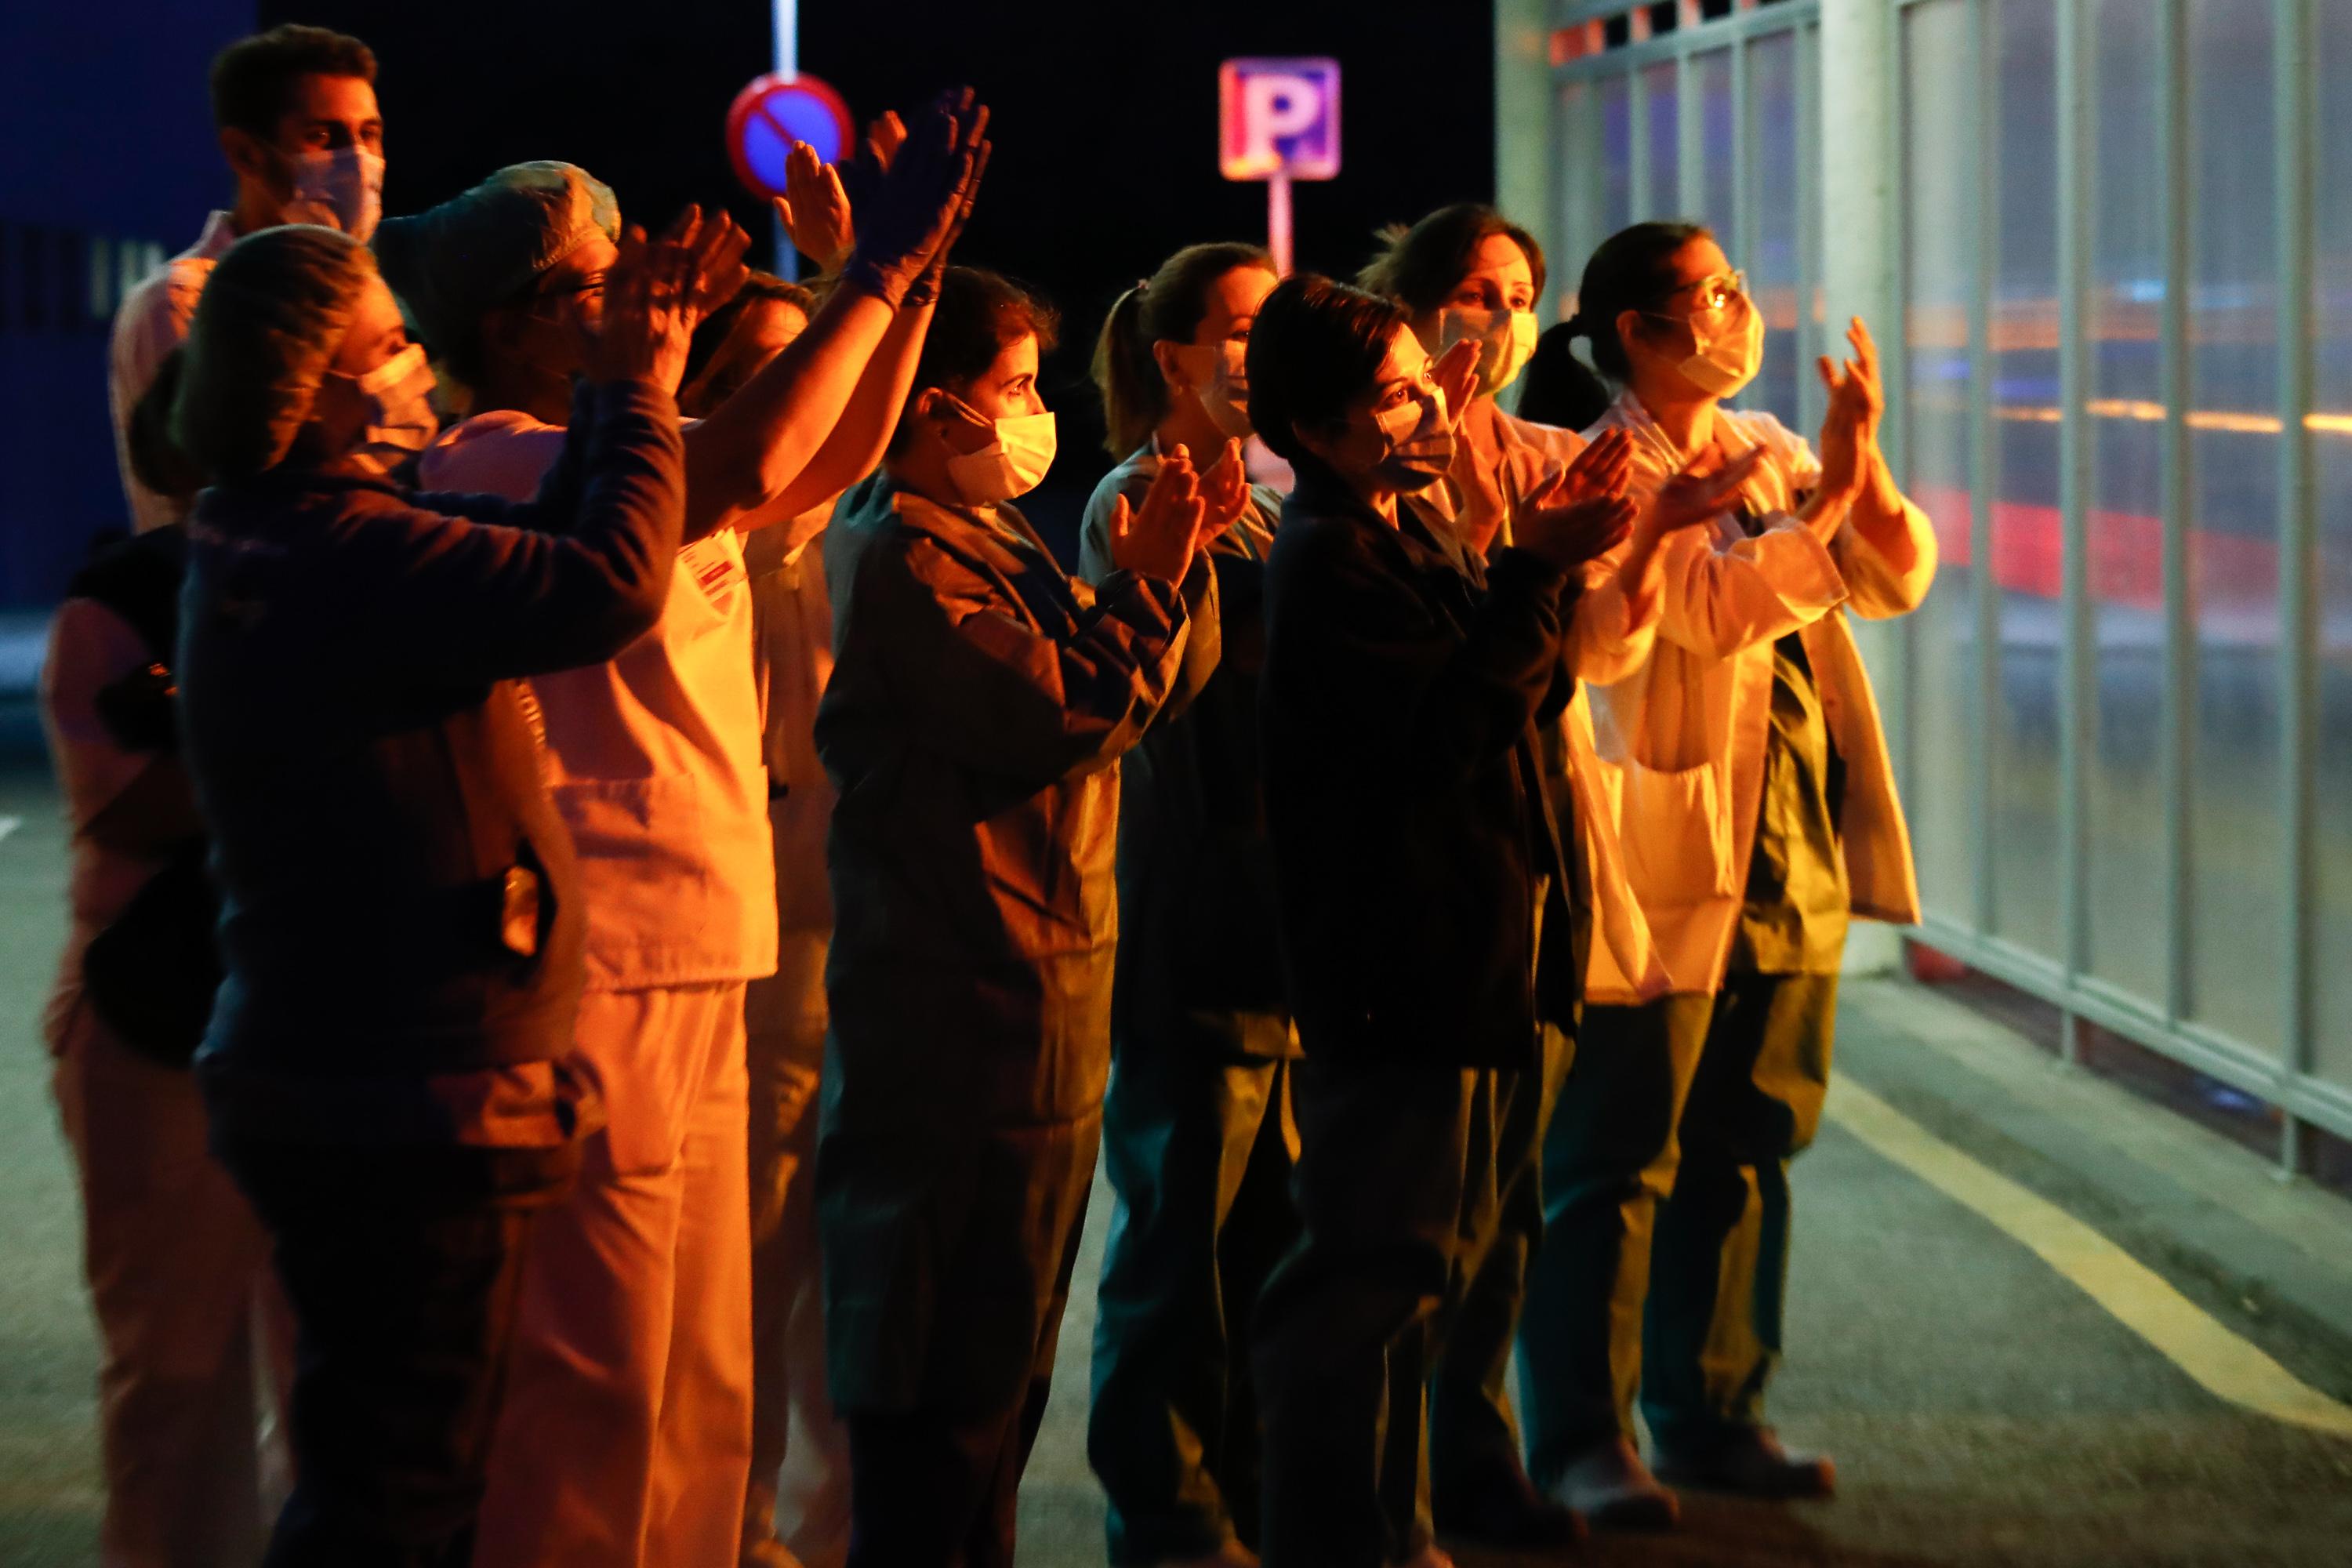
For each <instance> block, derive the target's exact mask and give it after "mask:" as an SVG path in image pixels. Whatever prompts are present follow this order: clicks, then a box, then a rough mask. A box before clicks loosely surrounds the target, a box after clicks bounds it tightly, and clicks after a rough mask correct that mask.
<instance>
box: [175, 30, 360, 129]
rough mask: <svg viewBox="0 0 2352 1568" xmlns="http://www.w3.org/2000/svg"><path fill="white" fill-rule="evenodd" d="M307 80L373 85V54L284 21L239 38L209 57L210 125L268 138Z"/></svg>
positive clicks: (337, 36) (346, 39)
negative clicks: (330, 78) (350, 78)
mask: <svg viewBox="0 0 2352 1568" xmlns="http://www.w3.org/2000/svg"><path fill="white" fill-rule="evenodd" d="M306 76H355V77H357V78H359V79H361V80H362V81H364V82H368V83H371V84H373V82H374V80H375V51H374V50H373V49H371V48H369V47H367V46H366V45H365V44H363V43H362V42H360V41H359V40H358V39H357V38H354V37H351V36H350V35H349V34H346V33H337V32H332V31H331V30H329V29H328V28H325V27H305V26H299V25H297V24H295V23H292V22H289V23H286V24H285V25H283V26H276V27H272V28H270V29H269V31H268V32H266V33H256V34H254V35H253V36H252V37H247V38H239V39H238V40H237V41H236V42H235V43H233V44H231V45H230V46H229V47H226V48H225V49H223V50H222V51H221V52H220V53H219V54H217V55H215V56H214V57H213V77H212V84H213V123H214V125H215V126H217V127H218V128H220V129H221V130H224V131H226V130H229V129H231V128H234V129H236V130H238V131H246V132H251V133H252V134H254V135H256V136H259V137H263V138H267V137H268V136H270V135H271V134H272V133H274V132H276V131H277V129H278V120H279V119H280V118H281V117H283V116H284V114H285V113H286V110H287V107H288V104H289V100H291V99H292V97H293V93H294V83H295V81H296V79H298V78H300V77H306Z"/></svg>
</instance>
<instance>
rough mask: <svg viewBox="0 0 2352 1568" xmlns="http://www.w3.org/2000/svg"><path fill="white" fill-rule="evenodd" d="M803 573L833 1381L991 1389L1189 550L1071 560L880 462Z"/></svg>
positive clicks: (1182, 614)
mask: <svg viewBox="0 0 2352 1568" xmlns="http://www.w3.org/2000/svg"><path fill="white" fill-rule="evenodd" d="M825 575H826V581H827V582H828V584H830V585H831V587H832V590H833V605H834V625H835V647H836V650H837V653H838V658H837V659H836V662H835V665H834V670H833V677H832V679H831V680H830V681H828V682H827V683H826V686H825V691H824V701H823V702H822V703H821V704H820V705H819V707H818V709H817V721H816V743H817V752H818V755H819V756H821V757H822V758H823V759H824V767H825V772H826V773H828V774H829V775H830V776H831V777H832V779H833V781H834V784H835V786H836V787H837V788H838V789H839V790H840V792H841V795H840V801H839V803H838V804H837V805H835V807H834V813H833V826H832V835H831V837H830V839H829V841H828V843H827V855H826V858H827V863H828V865H829V867H830V869H831V872H832V879H833V904H834V936H833V946H832V950H831V952H830V953H829V955H828V958H827V962H826V967H825V991H826V994H827V997H828V1000H829V1002H830V1005H831V1008H832V1023H831V1029H830V1032H829V1035H828V1037H827V1041H826V1051H825V1068H824V1112H823V1129H822V1131H821V1133H820V1142H819V1145H818V1153H817V1188H816V1201H817V1216H818V1224H819V1226H820V1228H821V1230H822V1233H823V1237H824V1288H825V1339H826V1345H827V1363H828V1365H829V1367H830V1369H831V1377H832V1387H833V1395H834V1399H835V1403H836V1404H839V1405H844V1406H845V1407H850V1408H858V1409H898V1408H904V1407H905V1406H906V1405H908V1404H909V1403H912V1402H916V1401H919V1400H920V1401H940V1402H943V1403H946V1404H948V1405H953V1406H955V1407H957V1408H960V1409H965V1410H971V1409H981V1408H990V1407H992V1405H993V1404H994V1403H995V1402H998V1401H1000V1400H1003V1399H1005V1398H1011V1399H1012V1400H1013V1404H1014V1405H1016V1406H1017V1405H1018V1402H1019V1392H1018V1391H1019V1390H1021V1389H1023V1388H1024V1387H1025V1386H1026V1384H1027V1380H1028V1378H1029V1376H1030V1373H1031V1367H1032V1363H1033V1361H1034V1352H1035V1346H1036V1343H1037V1336H1038V1333H1039V1331H1040V1329H1041V1326H1042V1325H1044V1324H1045V1323H1049V1322H1050V1321H1053V1319H1054V1317H1055V1315H1057V1314H1058V1312H1059V1310H1060V1309H1059V1293H1060V1291H1061V1290H1062V1289H1064V1288H1065V1287H1066V1278H1067V1276H1066V1272H1065V1271H1066V1268H1067V1259H1066V1257H1065V1255H1064V1250H1063V1245H1062V1244H1063V1242H1064V1240H1065V1239H1066V1237H1065V1236H1064V1229H1065V1226H1063V1225H1062V1223H1061V1220H1049V1218H1048V1216H1051V1215H1060V1216H1061V1218H1062V1219H1063V1220H1066V1219H1067V1218H1068V1216H1069V1215H1070V1214H1071V1213H1073V1212H1074V1211H1076V1210H1082V1209H1083V1207H1084V1203H1085V1193H1086V1188H1087V1183H1088V1182H1089V1181H1090V1180H1091V1178H1092V1175H1093V1164H1094V1142H1093V1140H1094V1136H1095V1133H1094V1127H1095V1118H1096V1116H1097V1112H1098V1109H1099V1107H1100V1105H1101V1103H1102V1096H1103V1088H1104V1083H1105V1080H1106V1079H1107V1077H1108V1072H1109V1068H1110V1029H1109V1011H1110V980H1111V954H1112V950H1113V948H1114V947H1115V945H1116V944H1117V942H1118V918H1117V908H1116V901H1115V896H1114V892H1113V886H1112V870H1111V868H1112V849H1113V840H1114V836H1115V832H1116V827H1117V822H1118V768H1117V767H1116V765H1115V764H1116V763H1118V759H1119V755H1120V753H1121V752H1125V751H1127V750H1128V748H1129V747H1130V746H1132V745H1134V744H1135V742H1136V739H1137V737H1138V736H1139V735H1141V734H1142V733H1143V731H1144V730H1145V728H1146V727H1147V726H1148V725H1150V723H1151V721H1152V719H1153V717H1154V715H1155V714H1157V713H1159V712H1160V711H1161V710H1162V709H1163V706H1164V705H1166V704H1167V703H1169V702H1171V701H1173V700H1176V699H1177V698H1178V697H1180V696H1181V695H1182V694H1183V690H1184V684H1183V678H1182V670H1183V667H1184V666H1185V664H1186V663H1187V658H1186V647H1187V645H1188V641H1189V638H1188V636H1187V628H1188V624H1189V616H1188V601H1189V602H1190V603H1192V604H1199V603H1201V602H1202V595H1205V594H1206V593H1208V592H1210V591H1212V590H1213V583H1214V578H1213V574H1212V573H1211V571H1210V570H1209V569H1208V568H1207V567H1206V566H1205V565H1203V566H1202V568H1201V569H1200V570H1199V571H1198V572H1197V573H1196V574H1195V576H1194V577H1193V579H1192V580H1191V581H1188V583H1187V584H1185V588H1184V591H1183V593H1182V594H1181V595H1180V593H1179V591H1178V590H1177V589H1176V588H1173V587H1171V586H1170V585H1169V584H1165V583H1156V582H1153V581H1151V580H1150V579H1148V578H1143V577H1139V576H1137V575H1135V574H1132V573H1126V572H1120V573H1115V574H1112V575H1111V576H1110V577H1109V578H1108V579H1107V580H1106V581H1105V582H1104V583H1103V584H1102V585H1101V587H1100V588H1099V589H1090V588H1088V587H1087V584H1084V583H1082V582H1079V581H1078V580H1076V578H1073V577H1072V576H1071V575H1070V574H1068V573H1067V572H1066V571H1064V570H1063V569H1062V567H1061V565H1060V564H1059V563H1056V562H1055V559H1054V557H1053V555H1052V553H1051V552H1049V551H1047V550H1046V548H1045V545H1044V543H1043V542H1040V541H1039V540H1038V538H1037V536H1036V534H1035V533H1034V531H1031V529H1030V528H1029V525H1028V524H1027V522H1026V521H1024V520H1023V519H1022V517H1021V514H1020V513H1019V512H1018V511H1016V510H1013V508H1012V507H1009V506H1002V505H1000V506H996V507H992V508H979V509H970V508H955V509H950V508H948V507H943V506H940V505H938V504H936V503H935V502H932V501H930V500H926V499H924V498H923V497H921V496H919V495H917V494H915V493H913V492H911V491H908V490H904V489H899V488H898V485H897V484H896V483H895V482H894V481H893V479H891V477H890V475H889V473H888V472H887V470H885V471H884V472H882V473H879V474H877V475H875V476H874V477H873V478H872V479H868V480H866V482H865V483H863V484H861V485H859V486H858V487H857V488H856V489H852V490H851V491H850V492H849V493H848V494H847V495H845V496H844V497H843V498H842V500H841V503H840V505H839V507H838V508H836V509H835V512H834V519H833V525H832V527H831V528H830V529H829V530H828V531H827V533H826V541H825ZM1207 625H1208V626H1209V627H1210V628H1211V630H1210V635H1212V636H1213V635H1214V627H1215V625H1216V623H1215V619H1214V617H1213V616H1210V617H1208V619H1207ZM1007 1346H1009V1347H1011V1349H1010V1352H1007V1351H1006V1347H1007Z"/></svg>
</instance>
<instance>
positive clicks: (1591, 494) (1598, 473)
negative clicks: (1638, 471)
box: [1528, 429, 1633, 507]
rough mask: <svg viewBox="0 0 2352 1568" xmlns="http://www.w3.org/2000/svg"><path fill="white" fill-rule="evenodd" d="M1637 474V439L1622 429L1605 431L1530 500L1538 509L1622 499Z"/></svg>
mask: <svg viewBox="0 0 2352 1568" xmlns="http://www.w3.org/2000/svg"><path fill="white" fill-rule="evenodd" d="M1632 478H1633V437H1631V436H1629V435H1627V434H1626V433H1625V432H1624V431H1622V430H1615V429H1611V430H1603V431H1602V432H1601V434H1600V435H1598V436H1596V437H1593V438H1592V439H1591V441H1589V442H1587V443H1586V444H1585V447H1584V450H1583V451H1581V452H1579V453H1578V454H1577V455H1576V456H1575V457H1574V458H1571V459H1570V460H1569V461H1568V462H1567V463H1565V464H1562V465H1561V466H1560V467H1559V468H1558V469H1556V470H1555V471H1554V472H1553V473H1552V475H1551V477H1550V478H1549V479H1546V480H1545V481H1544V483H1543V484H1542V485H1540V486H1538V488H1537V489H1536V491H1535V493H1534V494H1533V495H1532V496H1531V497H1529V498H1528V499H1529V500H1531V501H1532V502H1534V503H1535V504H1536V505H1538V506H1544V507H1561V506H1573V505H1575V504H1577V503H1578V502H1580V501H1590V500H1603V499H1606V498H1608V497H1611V496H1621V495H1623V494H1624V493H1625V485H1626V482H1627V481H1628V480H1629V479H1632Z"/></svg>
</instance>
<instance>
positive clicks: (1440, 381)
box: [1429, 338, 1478, 429]
mask: <svg viewBox="0 0 2352 1568" xmlns="http://www.w3.org/2000/svg"><path fill="white" fill-rule="evenodd" d="M1429 374H1430V376H1431V379H1433V380H1434V381H1435V382H1436V383H1437V390H1438V391H1440V392H1442V393H1444V394H1445V422H1446V424H1447V426H1450V427H1452V428H1454V429H1459V428H1461V426H1462V416H1464V415H1465V414H1467V413H1469V412H1470V400H1471V399H1472V398H1474V397H1475V396H1477V395H1478V343H1477V341H1476V340H1475V339H1473V338H1465V339H1463V340H1462V341H1461V342H1457V343H1455V344H1454V346H1453V347H1452V348H1450V349H1447V350H1446V351H1445V352H1444V353H1442V354H1439V355H1438V356H1437V363H1434V364H1433V365H1431V366H1430V367H1429Z"/></svg>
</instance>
